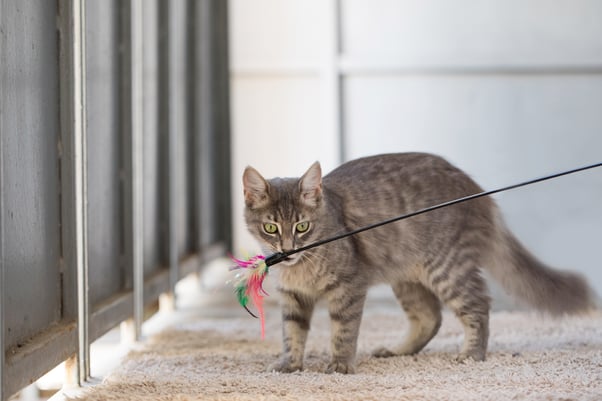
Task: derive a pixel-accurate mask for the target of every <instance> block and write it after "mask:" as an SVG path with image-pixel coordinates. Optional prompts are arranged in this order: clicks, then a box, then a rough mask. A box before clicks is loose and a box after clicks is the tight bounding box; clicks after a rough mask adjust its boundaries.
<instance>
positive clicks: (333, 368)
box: [326, 361, 355, 375]
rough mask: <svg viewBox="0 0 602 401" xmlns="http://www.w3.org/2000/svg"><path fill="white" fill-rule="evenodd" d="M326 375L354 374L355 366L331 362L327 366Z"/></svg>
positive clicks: (348, 363)
mask: <svg viewBox="0 0 602 401" xmlns="http://www.w3.org/2000/svg"><path fill="white" fill-rule="evenodd" d="M326 373H329V374H330V373H342V374H345V375H346V374H353V373H355V366H353V363H350V362H343V361H332V362H330V363H329V364H328V367H327V368H326Z"/></svg>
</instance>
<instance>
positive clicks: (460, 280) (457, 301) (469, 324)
mask: <svg viewBox="0 0 602 401" xmlns="http://www.w3.org/2000/svg"><path fill="white" fill-rule="evenodd" d="M457 267H459V266H457ZM433 282H434V284H435V287H436V288H435V290H436V292H437V294H438V295H439V297H440V299H441V300H442V301H443V303H444V304H445V305H446V306H447V307H449V308H450V309H451V310H452V311H453V312H454V314H455V315H456V317H457V318H458V319H459V320H460V322H462V325H463V326H464V343H463V345H462V349H461V351H460V354H459V355H458V357H457V358H456V359H457V361H459V362H461V361H464V360H465V359H468V358H471V359H474V360H475V361H483V360H485V353H486V352H487V342H488V339H489V308H490V303H491V300H490V298H489V295H488V293H487V287H486V284H485V280H484V279H483V277H482V276H481V274H480V272H479V270H478V269H477V268H476V267H469V268H464V269H458V270H457V272H456V273H455V274H449V275H447V279H446V280H436V278H435V279H434V280H433Z"/></svg>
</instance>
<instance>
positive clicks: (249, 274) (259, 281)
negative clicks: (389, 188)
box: [231, 162, 602, 338]
mask: <svg viewBox="0 0 602 401" xmlns="http://www.w3.org/2000/svg"><path fill="white" fill-rule="evenodd" d="M597 167H602V162H600V163H595V164H590V165H587V166H583V167H578V168H574V169H571V170H565V171H562V172H559V173H554V174H550V175H546V176H543V177H539V178H534V179H531V180H528V181H523V182H520V183H518V184H513V185H508V186H506V187H502V188H498V189H493V190H490V191H483V192H479V193H476V194H472V195H468V196H464V197H461V198H457V199H453V200H450V201H447V202H443V203H439V204H437V205H433V206H429V207H426V208H424V209H420V210H417V211H414V212H410V213H405V214H402V215H400V216H396V217H393V218H390V219H387V220H383V221H379V222H377V223H374V224H370V225H367V226H364V227H360V228H358V229H355V230H351V231H348V232H345V233H342V234H338V235H334V236H332V237H329V238H326V239H323V240H319V241H316V242H312V243H311V244H308V245H305V246H302V247H300V248H297V249H292V250H290V251H286V252H276V253H274V254H272V255H270V256H268V257H265V256H264V255H255V256H253V257H251V258H249V259H247V260H240V259H236V258H234V257H232V258H231V259H232V260H233V261H234V263H235V264H236V265H235V266H234V267H232V268H231V270H236V269H243V270H244V271H245V272H246V274H241V275H238V276H237V278H238V280H236V283H235V285H234V289H235V293H236V295H237V298H238V302H239V303H240V305H241V306H242V307H243V308H245V309H246V311H247V312H249V314H250V315H251V316H253V317H255V318H259V319H260V320H261V338H264V337H265V314H264V310H263V298H264V297H265V296H267V295H268V293H267V292H266V291H265V290H264V289H263V281H264V280H265V278H266V276H267V275H268V273H269V268H270V266H274V265H276V264H278V263H280V262H282V261H284V260H285V259H286V258H288V257H289V256H291V255H294V254H296V253H299V252H303V251H307V250H309V249H312V248H315V247H318V246H321V245H325V244H328V243H330V242H333V241H337V240H340V239H343V238H347V237H350V236H352V235H356V234H359V233H362V232H364V231H368V230H372V229H374V228H377V227H381V226H384V225H386V224H391V223H394V222H397V221H400V220H404V219H408V218H410V217H414V216H418V215H420V214H423V213H428V212H431V211H433V210H437V209H441V208H444V207H448V206H452V205H456V204H458V203H462V202H467V201H470V200H473V199H477V198H481V197H484V196H490V195H494V194H497V193H500V192H504V191H509V190H511V189H516V188H520V187H524V186H527V185H532V184H536V183H539V182H542V181H547V180H551V179H554V178H558V177H562V176H565V175H569V174H574V173H578V172H581V171H585V170H590V169H593V168H597ZM249 300H251V302H252V303H253V305H254V306H255V308H256V309H257V311H258V314H259V317H258V316H256V315H255V314H253V313H252V312H251V311H250V310H249V308H248V307H247V305H248V303H249Z"/></svg>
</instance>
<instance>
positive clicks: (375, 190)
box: [243, 153, 593, 373]
mask: <svg viewBox="0 0 602 401" xmlns="http://www.w3.org/2000/svg"><path fill="white" fill-rule="evenodd" d="M243 186H244V195H245V204H246V208H245V218H246V222H247V225H248V228H249V230H250V232H251V233H252V234H253V235H254V236H255V238H257V240H258V241H259V243H260V244H261V246H262V247H263V250H264V252H265V253H266V254H270V253H273V252H279V251H283V250H284V251H286V250H290V249H295V248H298V247H300V246H303V245H306V244H308V243H311V242H313V241H316V240H318V239H323V238H327V237H329V236H332V235H334V234H337V233H341V232H346V231H349V230H353V229H356V228H359V227H361V226H364V225H367V224H371V223H374V222H377V221H380V220H384V219H387V218H390V217H392V216H396V215H400V214H402V213H407V212H411V211H415V210H418V209H421V208H424V207H428V206H431V205H434V204H438V203H441V202H444V201H448V200H451V199H455V198H458V197H462V196H465V195H469V194H473V193H477V192H480V191H481V188H480V187H479V186H478V185H477V184H476V183H474V181H472V180H471V179H470V178H469V177H468V176H467V175H466V174H464V173H463V172H462V171H460V170H459V169H457V168H455V167H454V166H452V165H450V164H449V163H448V162H446V161H445V160H443V159H442V158H440V157H437V156H434V155H429V154H421V153H406V154H389V155H379V156H373V157H368V158H363V159H358V160H354V161H351V162H348V163H346V164H343V165H342V166H340V167H339V168H337V169H336V170H334V171H333V172H331V173H330V174H328V175H327V176H325V177H323V178H322V173H321V170H320V165H319V164H318V163H315V164H314V165H312V166H311V167H310V168H309V170H308V171H307V172H306V173H305V174H304V175H303V176H302V177H301V178H274V179H271V180H266V179H264V178H263V177H262V176H261V175H260V174H259V173H258V172H257V171H256V170H255V169H253V168H251V167H248V168H247V169H246V170H245V172H244V174H243ZM303 222H309V229H307V230H299V227H301V228H303V226H298V223H303ZM265 223H271V224H275V225H276V226H277V227H278V231H277V232H276V233H268V232H266V230H265V229H264V224H265ZM278 268H279V270H280V272H279V273H280V274H279V280H280V282H279V286H280V292H281V294H282V321H283V352H282V355H281V357H280V359H279V360H278V361H277V362H276V363H275V364H274V365H272V366H271V367H270V368H269V369H270V370H277V371H281V372H292V371H296V370H301V369H303V355H304V348H305V341H306V339H307V334H308V331H309V329H310V324H311V316H312V312H313V310H314V306H315V304H316V302H317V301H318V300H320V299H325V300H326V301H327V302H328V309H329V313H330V318H331V321H332V339H331V344H330V345H331V353H332V359H331V362H330V364H329V366H328V367H327V371H328V372H340V373H352V372H353V371H354V359H355V353H356V345H357V337H358V331H359V326H360V321H361V317H362V310H363V306H364V301H365V298H366V293H367V290H368V288H369V287H370V286H372V285H374V284H378V283H389V284H390V285H391V286H392V288H393V291H394V293H395V295H396V297H397V298H398V300H399V302H400V304H401V306H402V307H403V309H404V310H405V312H406V314H407V316H408V320H409V322H410V329H409V331H408V333H407V336H406V338H405V339H404V341H402V342H401V344H400V345H399V346H398V347H396V348H394V349H385V348H379V349H377V350H375V351H374V355H375V356H378V357H386V356H394V355H408V354H414V353H416V352H418V351H420V350H421V349H422V348H423V347H424V346H425V345H426V344H427V343H428V342H429V341H430V340H431V338H433V336H435V334H436V333H437V330H438V329H439V326H440V324H441V308H442V305H446V306H447V307H448V308H449V309H451V310H452V311H453V312H454V313H455V314H456V316H457V317H458V319H459V320H460V321H461V322H462V324H463V326H464V331H465V338H464V344H463V346H462V350H461V352H460V355H459V356H458V360H464V359H466V358H472V359H475V360H483V359H484V358H485V353H486V350H487V339H488V337H489V324H488V320H489V306H490V299H489V296H488V292H487V288H486V284H485V281H484V279H483V278H482V277H481V274H480V269H481V268H484V269H487V270H488V271H489V272H491V273H492V275H493V276H494V277H496V278H497V279H499V281H500V282H501V284H502V285H503V286H504V288H506V289H507V290H508V292H510V293H511V294H513V295H515V296H517V297H518V298H520V299H523V300H524V301H526V302H527V303H529V304H531V305H533V306H535V307H537V308H538V309H541V310H547V311H549V312H552V313H554V314H562V313H571V312H579V311H583V310H586V309H588V308H590V307H591V306H592V305H593V302H592V299H593V294H592V292H591V291H590V289H589V287H588V286H587V284H586V283H585V281H584V280H583V279H582V278H581V277H579V276H578V275H575V274H573V273H566V272H559V271H556V270H552V269H550V268H548V267H546V266H544V265H543V264H542V263H541V262H539V261H538V260H537V259H536V258H535V257H534V256H533V255H531V254H530V253H529V252H528V251H527V250H526V249H525V248H524V247H523V246H522V245H521V244H520V243H519V242H518V240H517V239H516V238H515V237H514V236H513V235H512V234H511V233H510V232H509V231H508V229H507V228H506V227H505V226H504V224H503V222H502V219H501V216H500V213H499V212H498V210H497V208H496V206H495V204H494V202H493V200H492V199H490V198H479V199H475V200H472V201H469V202H466V203H462V204H458V205H455V206H452V207H448V208H445V209H440V210H436V211H433V212H430V213H427V214H423V215H419V216H416V217H414V218H412V219H407V220H403V221H400V222H396V223H394V224H389V225H386V226H383V227H380V228H377V229H374V230H370V231H368V232H364V233H361V234H358V235H356V236H352V237H349V238H346V239H343V240H340V241H335V242H332V243H329V244H326V245H323V246H321V247H318V248H314V249H312V250H308V251H305V252H303V253H299V254H296V255H294V256H291V257H290V260H287V261H285V262H282V263H281V264H279V265H278Z"/></svg>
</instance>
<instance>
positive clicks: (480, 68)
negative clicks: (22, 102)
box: [230, 0, 602, 294]
mask: <svg viewBox="0 0 602 401" xmlns="http://www.w3.org/2000/svg"><path fill="white" fill-rule="evenodd" d="M335 4H336V2H335V0H328V1H320V0H314V1H309V2H308V1H295V0H288V1H283V0H272V1H267V0H262V1H253V2H251V1H245V0H231V2H230V5H231V15H232V24H231V29H232V31H231V40H232V49H231V51H232V61H233V67H232V68H233V74H232V77H233V86H232V87H233V116H234V138H233V144H234V145H233V146H234V149H233V150H234V157H235V165H234V174H235V177H234V193H235V194H236V195H238V198H235V199H234V204H235V205H240V207H238V208H235V210H234V216H235V224H236V226H235V229H236V230H237V233H236V237H235V240H236V244H237V250H238V249H240V248H245V249H249V248H251V249H252V247H253V246H254V243H253V241H252V240H250V238H249V237H248V236H246V235H245V234H244V224H243V222H242V218H241V214H242V213H241V210H242V197H241V195H240V193H241V191H242V190H241V188H240V174H241V173H242V169H243V168H244V166H245V165H247V164H252V165H254V166H256V167H257V168H259V169H260V171H265V173H266V175H268V176H272V175H299V174H301V173H302V172H303V171H304V169H305V168H306V167H307V165H308V164H309V163H311V161H313V160H321V161H322V162H323V164H324V167H325V170H329V169H331V168H332V167H334V165H336V163H337V162H338V159H339V155H340V153H341V152H339V150H340V149H342V154H343V155H344V157H345V158H346V159H351V158H355V157H359V156H363V155H368V154H375V153H382V152H392V151H400V152H401V151H413V150H420V151H429V152H434V153H438V154H441V155H443V156H445V157H447V158H448V159H450V160H451V161H452V162H454V163H455V164H457V165H458V166H460V167H462V168H463V169H465V170H466V171H467V172H468V173H470V174H471V175H472V176H473V177H474V178H475V179H476V180H477V181H478V182H480V183H481V184H482V185H483V186H484V187H485V188H486V189H493V188H495V187H498V186H503V185H507V184H510V183H513V182H515V181H521V180H523V179H528V178H532V177H536V176H540V175H543V174H546V173H549V172H555V171H559V170H562V169H565V168H570V167H573V166H578V165H583V164H587V163H593V162H596V161H602V24H601V23H600V21H602V19H601V18H602V2H599V1H596V0H570V1H569V0H566V1H555V2H549V1H544V0H537V1H535V0H528V1H519V0H497V1H486V2H484V1H481V0H459V1H455V2H440V1H435V0H430V1H424V0H415V1H398V0H372V1H369V2H368V1H365V0H341V1H340V9H339V11H338V12H339V15H338V18H337V15H336V10H337V9H336V7H334V5H335ZM337 21H338V22H339V25H337ZM337 42H338V43H337ZM337 49H338V51H337ZM600 198H602V169H601V170H599V171H591V172H587V173H582V174H580V175H576V176H572V177H566V178H562V179H559V180H557V181H555V182H549V183H543V184H538V185H536V186H533V187H530V188H526V189H521V190H517V191H514V192H510V193H505V194H501V195H499V196H497V199H498V200H499V203H500V205H501V207H502V210H503V212H504V214H505V216H506V217H507V220H508V222H509V225H510V226H511V227H512V228H513V229H514V230H515V232H516V234H517V235H518V236H519V237H520V238H521V239H522V240H523V241H524V242H525V243H526V244H527V245H528V246H529V247H530V248H531V249H532V250H533V251H534V252H535V253H536V254H537V255H539V256H540V257H541V258H542V259H543V260H545V261H546V262H548V263H550V264H553V265H555V266H558V267H564V268H570V269H574V270H578V271H581V272H583V273H584V274H586V275H587V276H588V278H589V279H590V280H591V281H592V282H593V283H594V286H595V287H596V288H597V290H598V292H599V293H601V294H602V262H601V261H600V260H601V258H600V256H601V255H600V253H601V251H600V245H601V244H602V242H601V240H602V207H600Z"/></svg>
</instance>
